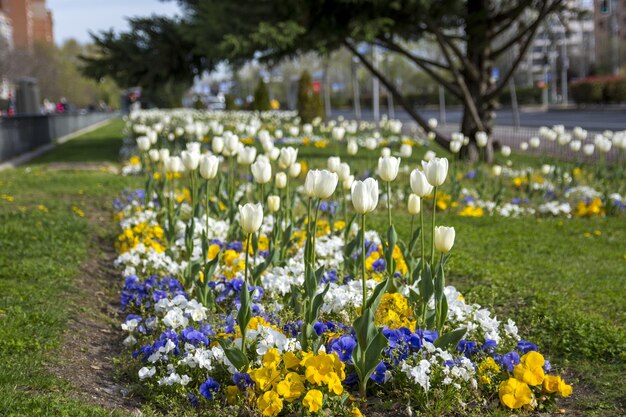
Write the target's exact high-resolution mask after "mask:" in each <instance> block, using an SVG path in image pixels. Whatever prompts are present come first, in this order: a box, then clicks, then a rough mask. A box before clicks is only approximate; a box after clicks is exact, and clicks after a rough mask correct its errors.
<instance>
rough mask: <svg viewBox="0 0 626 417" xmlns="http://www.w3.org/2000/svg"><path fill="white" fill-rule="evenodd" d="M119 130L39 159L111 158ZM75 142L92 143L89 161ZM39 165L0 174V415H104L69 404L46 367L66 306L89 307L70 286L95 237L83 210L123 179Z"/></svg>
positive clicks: (104, 202)
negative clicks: (91, 154) (81, 305)
mask: <svg viewBox="0 0 626 417" xmlns="http://www.w3.org/2000/svg"><path fill="white" fill-rule="evenodd" d="M119 126H120V125H119V123H115V124H112V125H109V126H107V127H105V128H104V129H101V130H99V131H96V132H93V133H90V134H87V135H85V136H84V137H83V138H78V139H75V142H69V143H67V144H66V145H64V146H60V147H58V148H57V149H55V150H54V151H53V152H52V153H50V154H48V155H46V156H45V157H44V158H45V160H47V161H55V162H64V161H76V160H81V161H84V160H96V159H97V158H100V157H101V155H103V154H106V155H116V153H117V149H118V148H119V143H120V139H119ZM112 127H113V128H115V129H112ZM103 131H104V133H103ZM106 132H108V133H106ZM82 141H85V142H86V143H92V144H96V145H94V148H93V149H94V151H96V152H97V153H98V154H97V155H93V156H90V151H89V149H90V148H89V147H86V146H84V145H83V144H82V143H81V142H82ZM66 149H68V151H67V152H66ZM40 162H41V161H35V163H34V165H33V166H30V167H25V168H18V169H15V170H9V171H4V172H1V173H0V194H2V195H4V196H5V198H6V197H8V196H11V197H13V198H14V200H13V201H11V202H10V201H7V200H6V199H2V200H0V248H1V250H0V415H3V416H4V415H6V416H53V415H54V416H105V415H112V413H111V412H110V411H108V410H105V409H103V408H100V407H96V406H92V405H89V404H86V403H85V402H83V401H78V400H75V399H73V397H72V395H71V394H72V393H73V388H72V386H71V381H69V382H68V381H63V380H61V379H59V378H57V377H56V376H54V375H53V374H51V373H50V372H49V371H48V370H47V367H46V366H47V364H49V363H51V362H54V361H55V360H56V357H55V356H56V353H55V348H57V347H58V346H59V344H60V342H61V341H62V337H63V336H62V335H63V331H64V330H65V329H66V323H67V320H68V315H69V313H70V304H71V303H73V302H74V301H75V300H82V302H84V305H85V306H88V305H89V300H88V299H87V300H85V299H84V295H83V294H79V291H78V290H77V288H76V286H75V282H76V279H77V277H78V275H79V273H80V267H81V264H82V263H83V262H85V261H86V258H87V256H88V253H89V248H90V245H91V244H92V236H93V235H94V233H95V230H94V228H93V227H92V226H91V225H90V224H89V222H88V221H87V217H88V216H89V211H92V210H98V211H101V210H105V211H106V210H108V209H107V208H108V207H110V201H111V200H110V199H111V196H112V195H115V194H116V193H117V192H119V191H120V190H122V189H123V188H124V187H125V186H126V185H127V184H128V180H127V179H125V178H121V177H118V176H115V175H112V174H107V173H102V172H82V171H48V170H46V166H45V165H41V164H40ZM40 205H41V206H40ZM74 208H76V209H79V210H82V211H83V212H86V213H87V215H86V217H81V216H79V214H77V213H76V211H74ZM106 215H107V216H108V213H107V214H106ZM59 301H61V302H59ZM76 348H77V349H79V348H80V347H78V346H77V347H76ZM114 415H118V414H117V413H114Z"/></svg>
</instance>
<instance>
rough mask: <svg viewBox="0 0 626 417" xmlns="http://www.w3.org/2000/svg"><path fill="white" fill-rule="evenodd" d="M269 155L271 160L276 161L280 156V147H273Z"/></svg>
mask: <svg viewBox="0 0 626 417" xmlns="http://www.w3.org/2000/svg"><path fill="white" fill-rule="evenodd" d="M269 155H270V159H271V160H272V161H276V160H277V159H278V158H279V157H280V149H278V148H273V149H272V151H271V152H270V153H269Z"/></svg>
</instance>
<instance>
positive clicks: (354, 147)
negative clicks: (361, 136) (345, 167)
mask: <svg viewBox="0 0 626 417" xmlns="http://www.w3.org/2000/svg"><path fill="white" fill-rule="evenodd" d="M358 151H359V145H358V144H357V143H356V140H354V139H353V140H350V141H349V142H348V155H356V153H357V152H358Z"/></svg>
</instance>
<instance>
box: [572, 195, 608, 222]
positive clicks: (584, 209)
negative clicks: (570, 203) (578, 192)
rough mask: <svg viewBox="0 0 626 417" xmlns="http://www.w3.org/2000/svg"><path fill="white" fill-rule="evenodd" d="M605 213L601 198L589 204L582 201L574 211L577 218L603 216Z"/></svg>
mask: <svg viewBox="0 0 626 417" xmlns="http://www.w3.org/2000/svg"><path fill="white" fill-rule="evenodd" d="M604 213H605V210H604V205H603V204H602V200H600V198H599V197H596V198H594V199H593V200H591V201H590V202H589V203H586V202H584V201H583V200H580V201H579V202H578V204H576V209H575V210H574V216H576V217H593V216H603V215H604Z"/></svg>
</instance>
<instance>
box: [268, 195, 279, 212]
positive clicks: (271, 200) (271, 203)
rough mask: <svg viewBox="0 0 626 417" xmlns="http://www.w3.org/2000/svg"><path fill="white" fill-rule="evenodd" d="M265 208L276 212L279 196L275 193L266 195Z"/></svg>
mask: <svg viewBox="0 0 626 417" xmlns="http://www.w3.org/2000/svg"><path fill="white" fill-rule="evenodd" d="M267 208H268V209H269V211H270V213H276V212H277V211H278V210H280V197H279V196H277V195H268V196H267Z"/></svg>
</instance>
